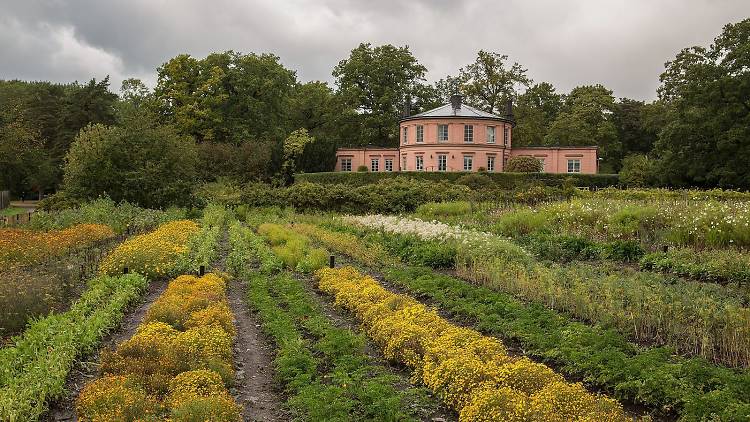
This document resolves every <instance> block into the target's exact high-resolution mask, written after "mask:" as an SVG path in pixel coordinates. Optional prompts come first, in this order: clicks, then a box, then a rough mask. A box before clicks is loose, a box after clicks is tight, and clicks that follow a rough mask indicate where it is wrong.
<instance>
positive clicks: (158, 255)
mask: <svg viewBox="0 0 750 422" xmlns="http://www.w3.org/2000/svg"><path fill="white" fill-rule="evenodd" d="M198 230H199V227H198V225H197V224H195V223H194V222H192V221H188V220H180V221H173V222H169V223H166V224H163V225H161V226H159V228H158V229H156V230H154V231H153V232H151V233H147V234H144V235H140V236H136V237H134V238H132V239H130V240H128V241H126V242H124V243H122V244H121V245H119V246H118V247H117V248H116V249H115V250H114V251H112V253H111V254H109V255H108V256H107V258H106V259H105V260H104V261H103V262H102V264H101V265H100V267H99V272H100V273H101V274H108V275H115V274H122V272H123V269H124V268H126V267H127V268H128V270H129V271H130V272H134V273H139V274H143V275H144V276H146V277H147V278H150V279H155V278H159V277H164V276H166V275H169V274H172V272H173V270H174V268H175V266H176V265H177V263H178V261H179V259H180V257H181V256H182V255H183V254H185V253H186V252H187V250H188V248H187V243H188V239H189V238H190V236H191V235H193V234H195V233H197V232H198Z"/></svg>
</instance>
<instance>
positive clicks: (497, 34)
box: [0, 0, 750, 99]
mask: <svg viewBox="0 0 750 422" xmlns="http://www.w3.org/2000/svg"><path fill="white" fill-rule="evenodd" d="M9 3H10V4H5V5H4V7H3V9H4V13H3V15H2V16H0V78H4V79H11V78H19V79H48V80H53V81H70V80H75V79H77V80H87V79H89V78H91V77H97V78H101V77H103V76H104V75H106V74H110V75H111V78H112V86H113V89H115V90H116V89H117V88H118V87H119V83H120V81H121V80H122V79H124V78H127V77H140V78H142V79H144V80H146V81H147V82H149V83H151V84H153V83H154V82H155V79H156V68H157V67H158V66H159V65H161V64H162V63H163V62H165V61H166V60H168V59H169V58H170V57H173V56H175V55H177V54H180V53H189V54H192V55H195V56H199V57H200V56H204V55H206V54H208V53H210V52H212V51H223V50H229V49H232V50H236V51H242V52H272V53H275V54H277V55H278V56H280V57H281V60H282V62H283V63H284V64H285V65H286V66H288V67H290V68H292V69H294V70H296V71H297V74H298V77H299V78H300V79H301V80H314V79H320V80H328V81H330V80H331V70H332V68H333V67H334V66H335V65H336V63H338V61H339V60H341V59H343V58H345V57H346V56H347V55H348V52H349V51H350V50H351V49H352V48H353V47H355V46H356V45H357V44H358V43H360V42H372V43H374V44H381V43H392V44H396V45H409V46H410V48H411V50H412V52H413V53H414V54H415V55H416V56H417V58H418V59H419V60H420V62H421V63H423V64H424V65H425V66H426V67H427V68H428V69H429V70H430V74H429V79H430V80H437V79H439V78H441V77H444V76H445V75H446V74H452V73H455V72H456V71H457V69H458V68H460V67H461V66H464V65H465V64H467V63H469V62H470V61H471V60H472V59H473V57H474V56H475V54H476V51H477V50H479V49H485V50H491V51H497V52H501V53H503V54H508V55H509V56H510V59H511V60H513V61H517V62H519V63H521V64H522V65H524V66H525V67H527V68H528V69H529V76H531V77H532V78H533V79H534V80H537V81H549V82H552V83H553V84H554V85H555V86H556V87H557V88H558V89H559V90H560V91H561V92H567V91H569V90H570V89H571V88H573V87H574V86H576V85H581V84H590V83H602V84H604V85H606V86H607V87H609V88H610V89H613V90H614V92H615V95H617V96H626V97H632V98H640V99H652V98H654V97H655V90H656V87H657V86H658V77H659V74H660V73H661V71H662V70H663V65H664V62H666V61H668V60H670V59H671V58H673V57H674V55H675V54H676V53H677V52H678V51H679V50H680V49H681V48H683V47H688V46H691V45H707V44H709V43H710V42H711V40H712V39H713V38H714V37H715V36H716V35H718V34H719V32H720V31H721V27H722V26H723V25H724V24H726V23H729V22H735V21H738V20H740V19H743V18H745V17H747V16H748V15H750V13H749V12H750V2H747V1H746V0H720V1H710V0H692V1H680V0H660V1H651V0H630V1H623V0H611V1H591V0H569V1H565V2H561V1H554V0H548V1H522V0H508V1H503V2H499V1H490V0H487V1H483V0H466V1H458V0H454V1H450V0H433V1H430V0H412V1H407V2H404V1H396V0H385V1H364V0H319V1H313V0H257V1H242V0H214V1H201V0H160V1H156V0H131V1H126V0H114V1H97V0H54V1H42V0H28V1H17V2H9Z"/></svg>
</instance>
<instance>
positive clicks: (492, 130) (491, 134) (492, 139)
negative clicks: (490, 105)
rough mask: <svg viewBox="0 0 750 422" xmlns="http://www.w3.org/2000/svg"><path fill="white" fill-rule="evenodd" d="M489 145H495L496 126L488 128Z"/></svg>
mask: <svg viewBox="0 0 750 422" xmlns="http://www.w3.org/2000/svg"><path fill="white" fill-rule="evenodd" d="M487 143H488V144H494V143H495V126H487Z"/></svg>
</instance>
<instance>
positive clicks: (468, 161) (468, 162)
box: [464, 155, 474, 171]
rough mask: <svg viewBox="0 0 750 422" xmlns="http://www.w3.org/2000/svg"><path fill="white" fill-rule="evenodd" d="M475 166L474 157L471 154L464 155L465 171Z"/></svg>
mask: <svg viewBox="0 0 750 422" xmlns="http://www.w3.org/2000/svg"><path fill="white" fill-rule="evenodd" d="M473 167H474V157H472V156H471V155H464V171H471V169H472V168H473Z"/></svg>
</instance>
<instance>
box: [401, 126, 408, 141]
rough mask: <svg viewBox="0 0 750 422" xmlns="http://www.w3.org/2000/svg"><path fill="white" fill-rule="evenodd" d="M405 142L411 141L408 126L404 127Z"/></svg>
mask: <svg viewBox="0 0 750 422" xmlns="http://www.w3.org/2000/svg"><path fill="white" fill-rule="evenodd" d="M402 140H403V142H404V143H405V144H408V143H409V130H408V128H404V137H403V138H402Z"/></svg>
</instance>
